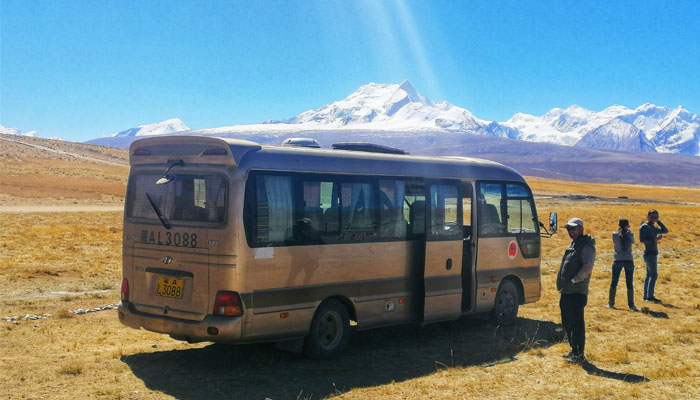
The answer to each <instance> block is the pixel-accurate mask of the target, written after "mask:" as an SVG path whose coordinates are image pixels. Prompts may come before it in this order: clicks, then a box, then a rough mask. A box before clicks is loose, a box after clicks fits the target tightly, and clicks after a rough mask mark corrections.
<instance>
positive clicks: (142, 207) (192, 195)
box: [126, 174, 226, 224]
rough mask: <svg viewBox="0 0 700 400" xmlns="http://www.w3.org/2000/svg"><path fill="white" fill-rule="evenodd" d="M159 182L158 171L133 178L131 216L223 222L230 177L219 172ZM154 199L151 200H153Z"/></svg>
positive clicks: (128, 208) (129, 197) (128, 210)
mask: <svg viewBox="0 0 700 400" xmlns="http://www.w3.org/2000/svg"><path fill="white" fill-rule="evenodd" d="M169 177H173V179H172V180H171V181H170V182H168V183H166V184H161V185H158V184H156V181H158V179H160V178H161V176H160V175H158V174H138V175H135V176H132V177H131V178H130V180H129V192H128V193H129V194H128V199H127V202H128V203H127V207H126V208H127V214H126V215H127V217H128V218H144V219H156V220H157V219H159V216H158V213H160V214H161V216H162V217H163V218H164V219H165V220H166V221H168V222H170V223H178V222H210V223H219V224H220V223H223V222H224V221H225V216H226V180H225V179H224V178H223V177H221V176H218V175H191V174H176V175H170V176H169ZM149 198H150V199H149Z"/></svg>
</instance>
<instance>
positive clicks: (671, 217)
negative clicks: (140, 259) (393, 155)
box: [0, 179, 700, 399]
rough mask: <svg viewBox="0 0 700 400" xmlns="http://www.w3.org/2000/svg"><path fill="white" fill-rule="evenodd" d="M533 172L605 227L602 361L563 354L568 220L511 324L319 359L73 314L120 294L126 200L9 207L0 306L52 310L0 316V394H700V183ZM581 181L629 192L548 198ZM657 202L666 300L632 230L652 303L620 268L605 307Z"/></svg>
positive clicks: (393, 333) (359, 339) (638, 273)
mask: <svg viewBox="0 0 700 400" xmlns="http://www.w3.org/2000/svg"><path fill="white" fill-rule="evenodd" d="M528 180H529V182H530V183H531V184H532V186H533V188H534V191H535V193H536V195H537V196H538V210H539V212H540V214H541V215H546V214H547V213H548V212H549V211H557V212H558V213H559V219H560V221H562V222H561V224H562V225H563V223H564V222H565V221H566V220H567V219H568V218H571V217H573V216H578V217H581V218H583V219H584V221H585V224H586V226H585V229H586V232H587V233H589V234H591V235H593V236H594V237H595V238H596V240H597V249H598V253H597V259H596V265H595V270H594V276H593V278H592V281H591V290H590V295H589V303H588V306H587V308H586V320H587V327H588V329H587V334H588V340H587V350H586V355H587V357H588V358H589V359H590V360H591V362H592V363H593V365H594V366H595V368H594V369H588V370H586V369H584V368H581V367H580V366H573V365H568V364H566V363H564V361H563V359H562V358H561V357H560V355H561V354H562V353H564V352H566V351H568V348H567V347H568V346H567V345H566V344H565V343H564V342H562V337H561V332H560V330H558V324H559V308H558V299H559V296H558V294H557V293H556V290H555V288H554V279H555V276H556V270H557V269H558V266H559V260H560V257H561V253H562V252H563V249H564V248H565V247H566V246H567V244H568V242H569V239H568V237H567V236H566V232H565V231H563V232H559V233H558V234H557V235H555V236H554V237H552V238H550V239H543V249H542V250H543V263H542V285H543V290H542V299H541V300H540V301H539V302H537V303H535V304H528V305H526V306H523V307H521V309H520V310H521V311H520V316H521V319H520V320H519V322H518V325H517V326H516V327H513V328H508V329H504V328H497V327H494V326H492V325H490V324H487V323H484V322H482V321H480V320H474V319H469V320H460V321H458V322H456V323H453V324H432V325H428V326H426V327H425V328H422V329H420V328H416V327H400V328H386V329H380V330H376V331H372V332H357V333H356V334H355V335H354V336H353V340H352V341H351V344H350V346H351V347H350V349H349V351H348V352H347V353H346V354H345V355H344V356H343V357H341V358H340V359H337V360H331V361H323V362H318V361H313V360H308V359H305V358H299V357H295V356H291V355H288V354H285V353H280V352H278V351H275V350H273V349H272V348H271V347H270V346H267V345H246V346H235V347H228V346H216V345H210V344H206V343H204V344H197V345H189V344H187V343H184V342H178V341H174V340H172V339H170V338H168V337H167V336H165V335H159V334H155V333H150V332H145V331H137V330H133V329H128V328H125V327H123V326H122V325H120V324H119V322H118V319H117V316H116V312H115V311H102V312H96V313H89V314H82V315H75V314H72V313H70V312H69V310H74V309H77V308H85V309H87V308H92V307H95V306H98V305H105V304H110V303H113V302H116V301H118V299H119V292H118V287H119V282H120V280H121V220H122V214H121V212H108V213H98V212H92V213H90V212H82V213H81V212H70V213H68V212H66V213H39V214H31V213H0V218H1V221H2V222H1V224H2V229H0V282H2V285H3V287H2V290H0V317H5V316H18V315H20V314H36V315H43V314H45V313H49V314H53V315H52V316H50V317H48V318H45V319H39V320H35V321H21V322H19V323H18V324H16V325H15V324H12V323H10V322H5V321H0V397H2V398H8V397H11V398H22V397H26V398H109V399H120V398H139V399H160V398H173V397H175V398H265V397H269V398H275V399H276V398H295V399H296V398H300V399H320V398H325V397H336V396H337V397H340V398H349V399H374V398H389V399H393V398H396V399H406V398H408V399H414V398H438V399H448V398H450V399H452V398H535V399H550V398H592V399H627V398H634V399H657V398H678V399H685V398H700V385H698V382H700V372H698V371H700V339H698V334H700V301H699V300H698V299H700V284H698V282H700V271H699V268H698V267H699V266H700V261H698V260H699V259H700V257H699V256H700V254H699V253H700V246H699V245H698V241H699V239H700V207H697V206H694V205H689V204H685V203H694V202H697V199H698V198H699V197H700V196H698V193H700V191H698V190H697V189H686V188H660V189H659V188H650V187H646V188H645V187H636V186H635V187H628V186H624V185H609V186H608V185H598V184H591V185H588V184H579V183H569V182H556V181H547V180H539V179H528ZM572 193H573V194H583V195H595V196H598V197H600V198H606V199H617V197H618V196H628V197H629V201H624V202H622V201H618V200H593V199H589V200H585V201H582V200H578V201H571V200H568V199H566V198H559V197H551V198H546V197H549V196H558V195H564V194H572ZM674 201H675V202H676V203H673V202H674ZM649 208H656V209H658V210H659V212H660V215H661V219H662V220H663V221H664V223H666V225H667V226H668V227H669V229H670V230H671V232H670V233H669V234H668V235H667V236H666V237H665V238H664V239H663V241H662V242H661V244H660V249H661V255H660V258H659V265H660V270H659V273H660V279H659V281H658V283H657V294H658V296H659V297H660V298H662V299H663V300H664V304H665V305H658V304H649V303H642V301H641V291H642V281H643V279H644V268H643V266H642V260H641V246H640V245H639V244H637V245H635V256H636V262H637V269H636V270H635V275H634V281H635V291H636V298H637V305H638V306H640V307H641V306H644V307H647V308H648V310H647V312H646V313H644V312H637V313H635V312H631V311H629V310H627V309H626V307H625V306H626V301H625V293H626V289H625V285H624V278H623V279H621V281H620V284H619V286H618V294H617V304H618V306H619V309H616V310H611V309H608V308H606V307H604V305H605V304H607V293H608V286H609V282H610V271H609V270H610V264H611V262H612V245H611V240H610V235H611V233H612V231H613V230H615V227H616V224H617V219H618V218H620V217H626V218H629V219H630V220H631V221H632V224H633V226H634V227H635V228H636V226H637V224H638V223H640V222H641V221H642V219H643V218H644V216H645V215H646V212H647V210H648V209H649ZM635 236H637V235H636V229H635ZM626 379H633V380H632V381H629V380H626ZM634 379H637V380H636V381H635V380H634Z"/></svg>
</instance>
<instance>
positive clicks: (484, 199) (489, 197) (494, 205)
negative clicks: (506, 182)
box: [477, 183, 507, 237]
mask: <svg viewBox="0 0 700 400" xmlns="http://www.w3.org/2000/svg"><path fill="white" fill-rule="evenodd" d="M478 194H479V204H478V210H477V211H478V216H477V217H478V220H477V222H478V224H479V235H480V236H486V237H489V236H491V237H498V236H504V235H506V233H507V230H506V227H505V225H504V223H503V220H504V218H502V217H501V213H500V211H499V208H500V204H501V201H502V199H503V185H502V184H500V183H480V184H479V192H478Z"/></svg>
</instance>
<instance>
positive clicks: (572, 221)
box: [566, 218, 583, 228]
mask: <svg viewBox="0 0 700 400" xmlns="http://www.w3.org/2000/svg"><path fill="white" fill-rule="evenodd" d="M579 226H580V227H581V228H583V220H582V219H581V218H571V219H570V220H569V222H567V223H566V227H567V228H568V227H571V228H576V227H579Z"/></svg>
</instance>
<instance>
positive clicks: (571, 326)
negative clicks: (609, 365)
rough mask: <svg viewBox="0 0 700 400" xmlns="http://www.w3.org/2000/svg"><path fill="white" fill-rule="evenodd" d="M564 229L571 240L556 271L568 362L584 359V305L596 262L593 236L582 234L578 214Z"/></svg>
mask: <svg viewBox="0 0 700 400" xmlns="http://www.w3.org/2000/svg"><path fill="white" fill-rule="evenodd" d="M566 230H567V231H568V233H569V237H570V238H571V244H570V245H569V247H567V248H566V251H565V252H564V256H563V257H562V259H561V266H560V267H559V273H558V274H557V290H558V291H559V293H561V298H560V299H559V308H560V309H561V324H562V326H563V327H564V330H565V331H566V336H567V337H568V339H569V345H570V346H571V352H570V353H567V354H564V357H565V358H567V361H568V362H570V363H574V364H582V363H584V362H586V357H585V356H584V350H585V347H586V324H585V321H584V308H585V307H586V304H587V303H588V284H589V283H590V282H591V273H592V272H593V263H594V262H595V239H593V238H592V237H590V236H589V235H584V234H583V221H582V220H581V218H571V219H570V220H569V222H568V223H567V224H566Z"/></svg>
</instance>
